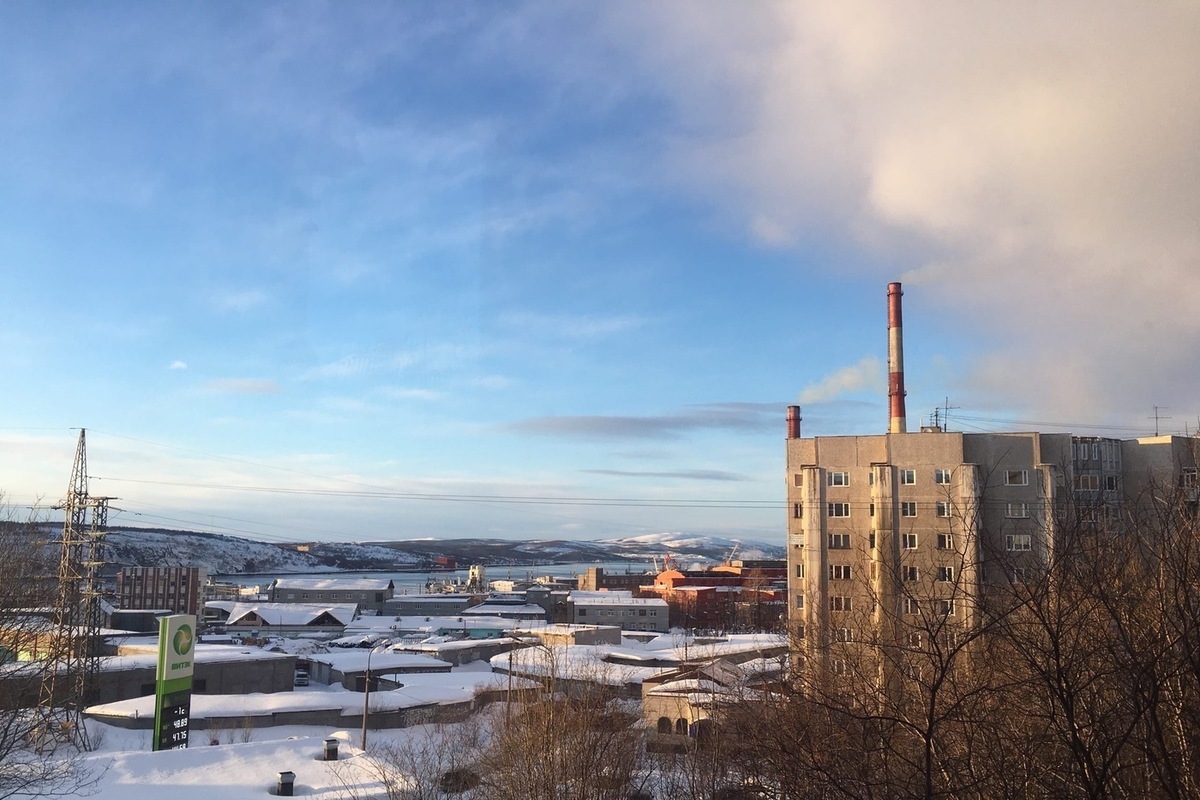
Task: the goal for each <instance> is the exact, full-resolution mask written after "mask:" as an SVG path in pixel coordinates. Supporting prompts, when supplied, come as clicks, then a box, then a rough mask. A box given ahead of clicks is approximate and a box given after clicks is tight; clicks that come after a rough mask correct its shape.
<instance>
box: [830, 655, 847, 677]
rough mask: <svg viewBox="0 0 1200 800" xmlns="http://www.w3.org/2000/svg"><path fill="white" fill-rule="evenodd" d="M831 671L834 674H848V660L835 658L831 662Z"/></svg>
mask: <svg viewBox="0 0 1200 800" xmlns="http://www.w3.org/2000/svg"><path fill="white" fill-rule="evenodd" d="M829 671H830V672H832V673H833V674H834V675H845V674H846V662H845V661H844V660H843V659H840V658H835V659H833V660H832V661H830V662H829Z"/></svg>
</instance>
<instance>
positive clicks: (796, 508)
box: [792, 503, 804, 519]
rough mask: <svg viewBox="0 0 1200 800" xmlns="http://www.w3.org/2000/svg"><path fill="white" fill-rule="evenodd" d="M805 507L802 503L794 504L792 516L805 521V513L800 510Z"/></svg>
mask: <svg viewBox="0 0 1200 800" xmlns="http://www.w3.org/2000/svg"><path fill="white" fill-rule="evenodd" d="M803 507H804V506H802V505H801V504H800V503H792V516H793V517H795V518H796V519H803V517H804V512H802V511H801V510H800V509H802V508H803Z"/></svg>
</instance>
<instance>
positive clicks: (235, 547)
mask: <svg viewBox="0 0 1200 800" xmlns="http://www.w3.org/2000/svg"><path fill="white" fill-rule="evenodd" d="M735 544H736V545H737V551H736V553H735V558H742V559H755V558H783V556H784V549H783V547H781V546H778V545H769V544H764V543H762V542H752V541H739V540H735V539H726V538H721V537H711V536H689V535H686V534H680V533H661V534H651V535H647V536H634V537H629V538H624V539H610V540H604V541H593V542H585V541H571V540H565V539H550V540H529V541H518V540H506V539H467V538H464V539H417V540H405V541H390V542H311V543H306V544H294V543H288V544H275V543H270V542H258V541H253V540H251V539H243V538H241V537H237V536H227V535H223V534H214V533H201V532H197V531H185V530H169V529H162V528H128V527H122V528H111V529H110V530H109V534H108V537H107V540H106V553H105V561H106V562H108V564H110V565H111V566H110V568H112V567H116V566H147V567H151V566H177V565H186V566H200V567H204V568H205V569H206V570H207V571H208V572H209V574H214V575H236V574H248V573H294V572H327V571H337V570H376V571H386V570H404V569H434V568H435V567H434V559H435V558H436V557H438V556H449V557H452V558H454V559H456V560H457V561H458V563H459V564H460V565H467V564H486V565H513V566H518V565H528V564H555V563H558V564H566V563H574V562H587V561H642V562H644V561H650V560H651V559H652V558H659V559H661V558H662V557H664V556H666V555H668V554H669V555H671V556H672V557H673V558H675V559H676V560H677V561H678V562H679V563H680V564H683V565H684V566H690V565H691V563H693V562H708V563H713V562H720V561H722V560H724V558H725V557H726V556H727V555H728V554H729V553H730V552H731V551H733V548H734V545H735Z"/></svg>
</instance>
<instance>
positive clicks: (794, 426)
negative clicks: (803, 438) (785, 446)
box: [787, 406, 800, 439]
mask: <svg viewBox="0 0 1200 800" xmlns="http://www.w3.org/2000/svg"><path fill="white" fill-rule="evenodd" d="M787 425H788V427H787V438H789V439H799V438H800V406H788V410H787Z"/></svg>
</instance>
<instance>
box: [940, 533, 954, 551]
mask: <svg viewBox="0 0 1200 800" xmlns="http://www.w3.org/2000/svg"><path fill="white" fill-rule="evenodd" d="M937 548H938V550H953V549H954V534H953V533H939V534H938V535H937Z"/></svg>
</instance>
